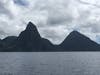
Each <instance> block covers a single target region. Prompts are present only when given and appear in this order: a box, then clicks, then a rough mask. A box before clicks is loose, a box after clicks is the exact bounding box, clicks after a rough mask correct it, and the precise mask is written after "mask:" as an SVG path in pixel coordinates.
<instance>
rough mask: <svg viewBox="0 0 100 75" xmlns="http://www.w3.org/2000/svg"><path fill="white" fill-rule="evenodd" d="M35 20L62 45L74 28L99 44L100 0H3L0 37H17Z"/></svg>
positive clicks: (46, 35) (43, 35)
mask: <svg viewBox="0 0 100 75" xmlns="http://www.w3.org/2000/svg"><path fill="white" fill-rule="evenodd" d="M29 21H31V22H33V23H34V24H35V25H36V26H37V28H38V31H39V33H40V35H41V36H42V37H44V38H47V39H49V40H50V41H51V42H52V43H54V44H60V43H61V42H62V41H63V40H64V39H65V38H66V37H67V35H68V34H69V33H70V32H72V31H73V30H77V31H79V32H80V33H82V34H84V35H86V36H88V37H89V38H90V39H92V40H94V41H96V42H97V43H100V0H0V38H1V39H3V38H5V37H7V36H18V35H19V33H20V32H21V31H23V30H24V29H25V28H26V26H27V24H28V22H29Z"/></svg>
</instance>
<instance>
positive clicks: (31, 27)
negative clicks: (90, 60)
mask: <svg viewBox="0 0 100 75" xmlns="http://www.w3.org/2000/svg"><path fill="white" fill-rule="evenodd" d="M0 51H1V52H63V51H100V45H99V44H97V43H96V42H94V41H93V40H91V39H90V38H88V37H86V36H85V35H83V34H81V33H80V32H78V31H72V32H71V33H70V34H69V35H68V36H67V37H66V38H65V40H64V41H63V42H62V43H61V44H59V45H54V44H52V43H51V42H50V41H49V40H48V39H45V38H43V37H41V36H40V33H39V32H38V29H37V27H36V26H35V24H33V23H32V22H29V23H28V25H27V27H26V29H25V30H24V31H22V32H21V33H20V34H19V36H18V37H16V36H15V37H11V36H10V37H7V38H5V39H3V40H0Z"/></svg>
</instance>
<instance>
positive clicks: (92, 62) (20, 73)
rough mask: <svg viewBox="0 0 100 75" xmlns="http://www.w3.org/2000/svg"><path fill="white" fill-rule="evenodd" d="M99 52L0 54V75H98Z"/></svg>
mask: <svg viewBox="0 0 100 75" xmlns="http://www.w3.org/2000/svg"><path fill="white" fill-rule="evenodd" d="M99 74H100V52H28V53H27V52H11V53H10V52H4V53H3V52H1V53H0V75H99Z"/></svg>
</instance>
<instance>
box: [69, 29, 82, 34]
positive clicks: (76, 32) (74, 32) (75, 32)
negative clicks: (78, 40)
mask: <svg viewBox="0 0 100 75" xmlns="http://www.w3.org/2000/svg"><path fill="white" fill-rule="evenodd" d="M70 34H71V35H73V34H74V35H76V34H81V33H80V32H78V31H76V30H74V31H72V32H71V33H70ZM81 35H82V34H81Z"/></svg>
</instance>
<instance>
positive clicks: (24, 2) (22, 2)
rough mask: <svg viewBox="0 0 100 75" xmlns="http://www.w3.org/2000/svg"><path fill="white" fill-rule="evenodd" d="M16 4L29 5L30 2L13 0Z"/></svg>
mask: <svg viewBox="0 0 100 75" xmlns="http://www.w3.org/2000/svg"><path fill="white" fill-rule="evenodd" d="M13 1H14V3H15V4H17V5H20V6H28V5H29V3H28V1H27V0H13Z"/></svg>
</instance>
